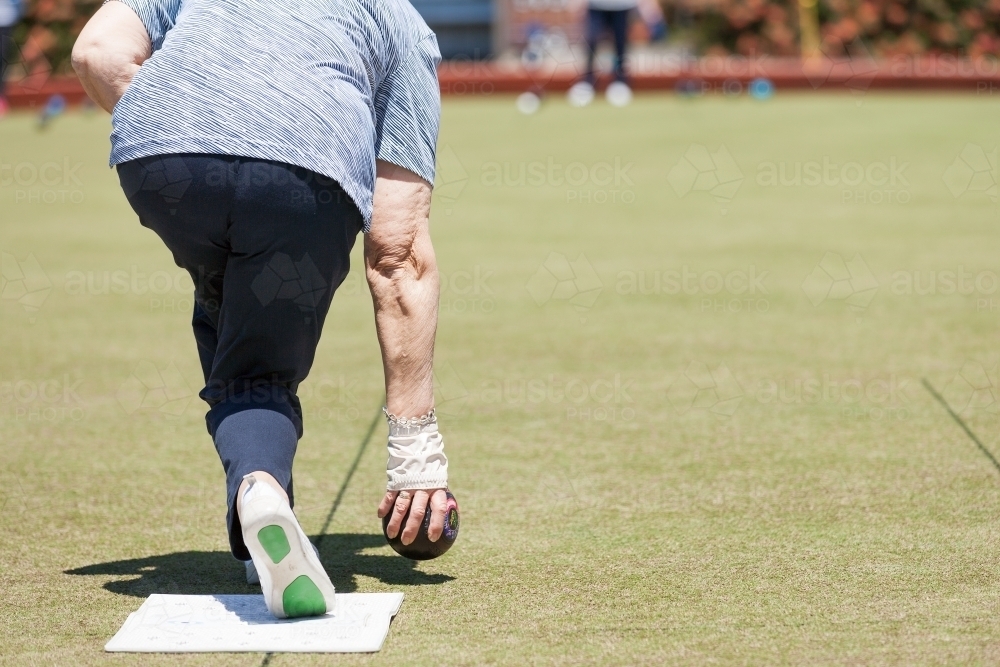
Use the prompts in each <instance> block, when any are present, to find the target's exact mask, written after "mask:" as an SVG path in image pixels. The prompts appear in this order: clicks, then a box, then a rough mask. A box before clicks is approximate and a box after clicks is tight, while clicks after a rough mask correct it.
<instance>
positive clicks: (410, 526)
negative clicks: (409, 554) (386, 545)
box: [396, 490, 428, 545]
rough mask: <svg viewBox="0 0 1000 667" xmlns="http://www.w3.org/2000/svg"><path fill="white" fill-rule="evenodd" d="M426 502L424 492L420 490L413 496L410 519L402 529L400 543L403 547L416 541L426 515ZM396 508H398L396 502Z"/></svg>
mask: <svg viewBox="0 0 1000 667" xmlns="http://www.w3.org/2000/svg"><path fill="white" fill-rule="evenodd" d="M399 493H400V495H402V494H404V493H409V492H408V491H400V492H399ZM427 500H428V497H427V492H426V491H423V490H421V491H417V492H416V493H414V494H413V507H412V508H411V509H410V518H409V519H407V520H406V527H405V528H403V538H402V542H403V544H404V545H410V544H412V543H413V540H415V539H417V532H419V530H420V524H422V523H423V522H424V515H425V514H427ZM396 506H397V507H399V502H398V501H397V503H396Z"/></svg>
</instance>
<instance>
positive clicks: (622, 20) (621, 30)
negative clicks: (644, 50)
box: [607, 9, 630, 84]
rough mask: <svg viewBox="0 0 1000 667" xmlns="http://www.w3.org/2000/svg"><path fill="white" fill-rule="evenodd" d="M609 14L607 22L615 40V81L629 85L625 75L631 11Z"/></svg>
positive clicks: (610, 12)
mask: <svg viewBox="0 0 1000 667" xmlns="http://www.w3.org/2000/svg"><path fill="white" fill-rule="evenodd" d="M607 14H608V18H607V21H608V24H609V26H610V28H611V33H612V35H613V36H614V40H615V67H614V75H615V81H621V82H622V83H626V84H627V83H628V76H627V75H626V73H625V55H626V50H627V49H628V19H629V14H630V10H628V9H622V10H615V11H609V12H607Z"/></svg>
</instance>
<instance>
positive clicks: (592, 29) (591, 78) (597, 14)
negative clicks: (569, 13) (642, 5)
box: [584, 7, 614, 86]
mask: <svg viewBox="0 0 1000 667" xmlns="http://www.w3.org/2000/svg"><path fill="white" fill-rule="evenodd" d="M613 13H614V12H609V11H606V10H603V9H594V8H592V7H591V8H588V9H587V71H586V73H585V74H584V80H585V81H586V82H587V83H589V84H590V85H591V86H593V85H594V84H595V83H596V82H597V75H596V73H595V71H594V61H595V60H596V58H597V49H598V47H599V46H600V45H601V37H602V36H603V35H604V31H605V29H606V28H607V27H608V26H609V24H610V19H609V16H608V15H609V14H613Z"/></svg>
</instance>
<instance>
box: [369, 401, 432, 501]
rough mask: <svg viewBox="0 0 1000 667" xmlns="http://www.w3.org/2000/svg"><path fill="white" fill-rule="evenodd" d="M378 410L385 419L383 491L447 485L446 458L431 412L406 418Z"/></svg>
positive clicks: (384, 410)
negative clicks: (386, 424)
mask: <svg viewBox="0 0 1000 667" xmlns="http://www.w3.org/2000/svg"><path fill="white" fill-rule="evenodd" d="M382 410H383V412H385V416H386V419H388V420H389V442H388V448H389V460H388V461H387V462H386V464H385V472H386V476H387V477H388V478H389V481H388V483H387V484H386V487H385V488H386V490H387V491H402V490H403V489H444V488H447V487H448V457H447V456H445V455H444V438H442V437H441V434H440V433H438V426H437V417H435V415H434V411H433V410H431V411H430V412H429V413H427V414H426V415H424V416H423V417H416V418H414V419H406V418H400V417H396V416H395V415H391V414H389V412H388V411H387V410H386V409H385V408H383V409H382Z"/></svg>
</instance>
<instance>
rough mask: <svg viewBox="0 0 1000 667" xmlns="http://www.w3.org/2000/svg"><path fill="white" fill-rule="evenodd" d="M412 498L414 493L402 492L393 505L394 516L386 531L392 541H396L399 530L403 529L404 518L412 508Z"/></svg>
mask: <svg viewBox="0 0 1000 667" xmlns="http://www.w3.org/2000/svg"><path fill="white" fill-rule="evenodd" d="M412 496H413V492H412V491H400V492H399V493H398V494H396V501H395V502H394V503H393V505H392V516H391V517H390V518H389V525H388V526H386V529H385V534H386V535H388V536H389V539H390V540H393V539H396V536H397V535H399V530H400V528H402V527H403V517H405V516H406V510H408V509H409V508H410V501H411V500H412Z"/></svg>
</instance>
